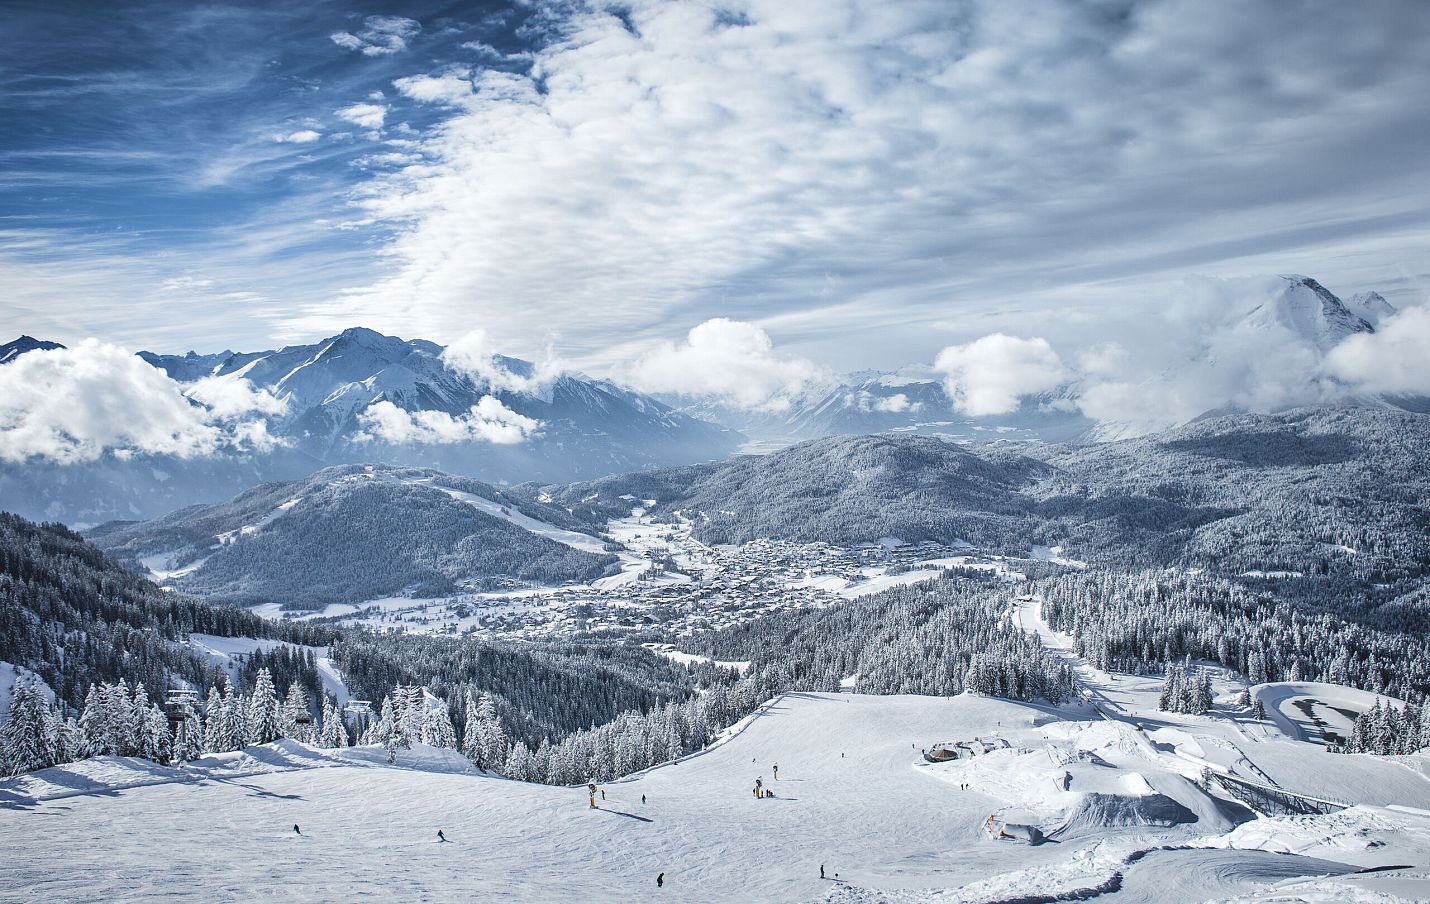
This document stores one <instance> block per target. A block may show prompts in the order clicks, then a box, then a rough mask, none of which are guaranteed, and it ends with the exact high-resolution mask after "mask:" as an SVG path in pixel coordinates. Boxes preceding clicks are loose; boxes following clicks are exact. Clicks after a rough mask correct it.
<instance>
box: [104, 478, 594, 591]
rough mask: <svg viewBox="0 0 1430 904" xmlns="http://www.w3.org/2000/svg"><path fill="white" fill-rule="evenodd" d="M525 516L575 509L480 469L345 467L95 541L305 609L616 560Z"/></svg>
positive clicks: (559, 575)
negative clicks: (506, 491)
mask: <svg viewBox="0 0 1430 904" xmlns="http://www.w3.org/2000/svg"><path fill="white" fill-rule="evenodd" d="M482 505H485V506H486V508H485V509H484V508H482V507H481V506H482ZM517 506H520V509H519V510H518V509H517ZM518 511H519V512H520V513H521V514H525V515H527V516H528V517H532V518H535V519H536V520H537V521H541V522H543V523H546V524H555V526H558V527H560V526H564V525H565V524H568V523H570V522H571V520H572V519H571V517H570V515H569V514H568V513H567V512H566V511H565V510H564V509H559V508H555V507H552V506H545V505H542V504H541V503H538V502H535V501H525V502H518V501H517V500H516V499H512V498H508V497H506V496H504V495H503V494H502V492H501V491H500V490H497V489H496V488H495V487H492V486H490V485H488V484H485V483H482V482H480V481H477V480H472V479H470V478H464V477H456V476H453V475H448V474H442V473H441V472H438V471H431V470H425V469H418V468H395V467H389V466H385V465H343V466H339V467H334V468H325V469H323V470H321V471H318V472H317V473H315V474H312V475H311V476H309V477H307V478H305V479H303V480H294V481H284V482H279V483H270V484H264V485H262V486H259V487H256V488H254V489H252V490H249V491H248V492H246V493H243V494H241V495H239V496H237V497H235V498H234V499H233V500H231V501H229V502H226V503H221V504H219V505H207V506H192V507H190V508H187V509H181V510H179V511H177V512H174V513H173V514H171V515H166V516H164V517H162V518H156V519H154V520H152V521H145V522H138V523H134V522H128V523H122V522H117V523H111V524H107V525H101V526H100V527H98V528H96V529H95V530H92V531H90V532H89V533H88V536H89V538H90V539H91V540H93V541H94V542H95V543H96V544H97V545H99V546H100V547H102V548H104V549H105V550H107V551H109V552H110V553H112V554H113V555H115V556H116V557H118V558H120V559H121V560H122V561H124V562H126V564H130V565H131V566H133V567H135V568H136V569H139V570H141V571H142V570H144V568H145V567H146V566H147V567H148V568H151V569H153V570H154V571H156V572H158V573H161V574H165V575H167V576H166V578H165V583H166V584H172V585H173V586H175V587H178V588H179V589H182V590H187V591H190V592H193V593H200V594H203V595H204V596H207V597H210V598H216V599H222V600H226V601H230V602H236V603H243V604H255V603H267V602H276V603H280V604H283V605H284V606H287V607H290V608H295V609H315V608H322V607H323V606H324V605H326V604H328V603H335V602H358V601H362V600H366V599H374V598H377V597H382V596H389V595H395V594H399V593H414V594H417V595H436V594H442V593H450V592H453V591H454V590H456V589H458V588H459V587H461V586H464V585H472V586H491V585H493V584H495V583H496V582H499V581H501V580H507V579H509V580H517V581H531V582H539V583H559V582H561V581H566V580H589V579H592V578H596V577H600V576H601V574H602V573H603V572H604V571H605V569H606V568H607V566H608V565H610V564H611V563H612V562H614V561H615V557H614V556H610V555H607V554H605V553H603V552H602V551H601V547H600V544H599V543H598V542H596V541H594V540H593V541H592V548H590V549H584V550H583V549H576V548H573V547H571V546H568V545H566V544H563V543H558V542H556V541H554V540H551V539H548V538H546V537H544V536H539V535H537V534H535V533H532V532H530V531H528V530H527V529H525V528H523V527H521V526H519V525H517V524H514V523H513V522H512V521H511V520H509V517H510V516H511V515H512V514H513V513H514V512H518Z"/></svg>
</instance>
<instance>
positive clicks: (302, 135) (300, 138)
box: [273, 123, 381, 144]
mask: <svg viewBox="0 0 1430 904" xmlns="http://www.w3.org/2000/svg"><path fill="white" fill-rule="evenodd" d="M380 124H381V123H379V125H380ZM322 137H323V133H321V132H315V131H314V130H312V129H299V130H298V131H296V132H286V133H280V134H277V135H274V136H273V140H274V141H276V142H278V143H280V144H311V143H313V142H314V141H317V140H318V139H320V138H322Z"/></svg>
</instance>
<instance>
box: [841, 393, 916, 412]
mask: <svg viewBox="0 0 1430 904" xmlns="http://www.w3.org/2000/svg"><path fill="white" fill-rule="evenodd" d="M844 407H846V408H858V409H859V410H860V411H880V412H885V413H888V414H900V413H903V412H916V411H920V410H921V409H922V408H923V407H924V403H923V402H910V401H909V397H908V396H907V395H905V394H904V393H902V392H896V393H894V394H893V395H891V396H878V395H875V394H874V393H872V392H869V391H868V390H867V389H863V390H860V391H859V392H857V393H850V394H849V395H848V396H846V397H845V398H844Z"/></svg>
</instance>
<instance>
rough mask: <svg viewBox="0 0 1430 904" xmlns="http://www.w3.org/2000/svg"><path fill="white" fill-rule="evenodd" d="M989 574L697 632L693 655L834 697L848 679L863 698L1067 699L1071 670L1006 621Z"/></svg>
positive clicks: (1004, 606) (945, 579)
mask: <svg viewBox="0 0 1430 904" xmlns="http://www.w3.org/2000/svg"><path fill="white" fill-rule="evenodd" d="M997 586H998V585H997V584H996V583H992V582H991V581H990V579H989V578H988V576H987V575H979V576H976V577H965V576H959V575H957V574H955V573H953V572H949V573H948V574H946V575H945V576H944V577H941V578H938V579H934V580H929V581H922V582H919V583H916V584H911V585H907V586H903V587H896V588H893V589H890V590H885V591H883V592H881V593H877V594H873V595H871V596H868V597H865V598H863V599H858V600H852V601H849V602H844V603H839V604H836V605H833V606H829V607H827V608H824V609H794V610H789V611H785V612H779V613H775V614H773V615H770V616H767V617H765V618H761V619H758V620H755V621H750V622H746V623H744V624H740V625H736V626H733V627H729V628H725V629H722V630H719V631H714V632H709V633H705V634H701V635H697V636H696V637H695V638H693V639H692V640H691V641H689V642H688V643H687V646H688V647H689V649H690V650H691V651H693V652H699V653H704V654H707V655H709V656H711V657H713V658H714V659H717V660H723V661H732V660H734V661H740V660H750V661H751V662H752V663H753V665H752V669H753V670H754V671H755V672H756V673H765V672H769V673H772V674H773V675H774V676H776V677H775V678H774V679H773V681H772V683H773V685H774V686H777V687H779V688H781V689H783V690H815V691H837V690H839V689H840V686H841V682H842V680H843V679H845V678H848V677H853V678H854V679H855V690H857V691H859V692H860V693H867V694H935V695H943V696H948V695H953V694H959V693H962V692H963V691H965V690H969V691H973V692H975V693H980V694H987V695H989V696H999V697H1007V698H1010V699H1013V700H1035V699H1044V700H1049V701H1052V702H1054V703H1056V702H1058V701H1060V700H1065V699H1068V698H1069V697H1070V696H1071V695H1072V693H1073V690H1072V676H1071V674H1070V673H1069V671H1068V670H1067V668H1066V667H1065V666H1063V665H1061V664H1060V663H1058V662H1056V661H1055V660H1054V659H1053V658H1052V657H1050V656H1049V655H1048V654H1047V653H1045V652H1044V651H1043V648H1042V644H1041V643H1040V642H1039V641H1038V639H1037V637H1035V636H1033V635H1030V634H1028V633H1027V632H1024V631H1022V630H1020V629H1019V628H1018V627H1017V626H1016V625H1014V624H1012V622H1011V621H1010V620H1009V619H1008V617H1007V613H1008V605H1007V601H1006V598H1005V597H1003V596H1002V595H1000V594H999V593H998V592H997Z"/></svg>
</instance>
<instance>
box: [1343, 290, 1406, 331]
mask: <svg viewBox="0 0 1430 904" xmlns="http://www.w3.org/2000/svg"><path fill="white" fill-rule="evenodd" d="M1346 307H1348V308H1350V310H1351V311H1352V312H1353V313H1355V314H1358V315H1359V316H1360V317H1362V318H1364V319H1365V320H1367V321H1369V322H1370V324H1371V325H1372V326H1377V327H1378V326H1380V321H1381V318H1383V317H1389V316H1390V315H1391V314H1394V313H1395V310H1396V308H1395V305H1393V304H1391V303H1390V302H1388V301H1386V300H1385V296H1384V295H1381V294H1380V293H1379V292H1357V293H1356V294H1354V295H1352V296H1351V297H1350V300H1349V301H1347V302H1346Z"/></svg>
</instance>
